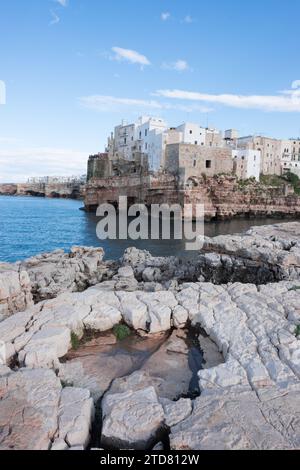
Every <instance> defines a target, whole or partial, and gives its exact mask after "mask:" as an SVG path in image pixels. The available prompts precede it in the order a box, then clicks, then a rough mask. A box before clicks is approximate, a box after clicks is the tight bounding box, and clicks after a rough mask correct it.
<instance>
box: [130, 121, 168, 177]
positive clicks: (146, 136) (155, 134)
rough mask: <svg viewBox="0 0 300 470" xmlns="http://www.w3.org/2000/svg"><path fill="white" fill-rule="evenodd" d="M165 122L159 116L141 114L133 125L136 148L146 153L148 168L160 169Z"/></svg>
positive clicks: (165, 128)
mask: <svg viewBox="0 0 300 470" xmlns="http://www.w3.org/2000/svg"><path fill="white" fill-rule="evenodd" d="M166 130H167V124H166V123H165V121H164V120H163V119H161V118H156V117H148V116H142V117H140V118H139V119H138V122H137V123H136V125H135V139H136V150H137V151H139V152H142V153H145V154H147V155H148V161H149V168H150V169H151V170H153V171H157V170H159V169H160V167H161V164H162V160H163V147H162V141H163V139H162V134H163V133H164V132H165V131H166Z"/></svg>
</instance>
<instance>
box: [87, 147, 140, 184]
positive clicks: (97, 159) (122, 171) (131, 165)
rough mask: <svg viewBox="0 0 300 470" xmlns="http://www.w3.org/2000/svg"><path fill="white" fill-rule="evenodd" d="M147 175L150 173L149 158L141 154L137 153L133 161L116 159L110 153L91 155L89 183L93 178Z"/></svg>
mask: <svg viewBox="0 0 300 470" xmlns="http://www.w3.org/2000/svg"><path fill="white" fill-rule="evenodd" d="M146 173H148V157H147V155H145V154H142V153H140V152H135V153H134V154H133V159H131V160H127V159H125V158H114V157H112V156H111V155H110V154H108V153H98V154H96V155H91V156H90V157H89V159H88V170H87V181H90V180H91V179H92V178H95V179H97V178H99V179H101V178H111V177H112V176H122V175H131V174H132V175H135V174H136V175H140V174H146Z"/></svg>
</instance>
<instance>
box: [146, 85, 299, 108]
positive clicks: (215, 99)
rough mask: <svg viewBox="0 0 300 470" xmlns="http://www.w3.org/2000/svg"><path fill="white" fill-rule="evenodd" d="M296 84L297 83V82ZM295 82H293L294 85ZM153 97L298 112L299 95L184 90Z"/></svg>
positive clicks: (288, 92)
mask: <svg viewBox="0 0 300 470" xmlns="http://www.w3.org/2000/svg"><path fill="white" fill-rule="evenodd" d="M297 82H298V81H297ZM295 83H296V82H293V84H294V85H295ZM154 95H155V96H162V97H164V98H173V99H179V100H185V101H195V102H197V101H202V102H206V103H214V104H221V105H224V106H230V107H232V108H239V109H259V110H263V111H278V112H300V95H299V90H298V89H295V88H294V89H291V90H285V91H284V92H280V93H279V94H278V95H235V94H219V95H213V94H207V93H199V92H192V91H185V90H176V89H175V90H158V91H157V92H156V93H155V94H154Z"/></svg>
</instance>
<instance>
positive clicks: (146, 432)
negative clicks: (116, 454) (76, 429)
mask: <svg viewBox="0 0 300 470" xmlns="http://www.w3.org/2000/svg"><path fill="white" fill-rule="evenodd" d="M102 411H103V427H102V437H101V445H102V446H106V447H112V448H118V449H120V448H132V449H140V450H143V449H147V448H149V447H150V448H151V446H152V445H153V444H154V443H155V442H156V441H157V440H158V436H159V433H160V432H161V431H162V428H163V425H164V411H163V407H162V405H161V404H160V403H159V401H158V397H157V394H156V392H155V389H154V388H153V387H148V388H145V389H143V390H138V391H128V392H125V393H115V394H113V393H110V394H108V395H106V396H105V397H104V399H103V402H102Z"/></svg>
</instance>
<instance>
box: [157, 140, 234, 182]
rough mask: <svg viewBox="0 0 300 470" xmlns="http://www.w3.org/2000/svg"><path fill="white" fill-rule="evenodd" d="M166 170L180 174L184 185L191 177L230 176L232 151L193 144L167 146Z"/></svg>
mask: <svg viewBox="0 0 300 470" xmlns="http://www.w3.org/2000/svg"><path fill="white" fill-rule="evenodd" d="M166 168H168V171H170V173H173V174H179V177H180V180H181V182H182V183H186V182H187V180H188V179H189V178H190V177H200V176H202V175H206V176H214V175H217V174H220V173H228V174H230V173H232V171H233V162H232V151H231V149H227V148H211V147H201V146H199V145H191V144H172V145H167V147H166Z"/></svg>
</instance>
